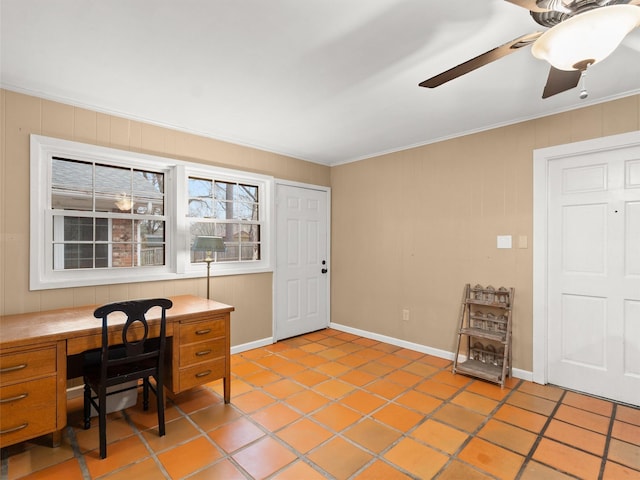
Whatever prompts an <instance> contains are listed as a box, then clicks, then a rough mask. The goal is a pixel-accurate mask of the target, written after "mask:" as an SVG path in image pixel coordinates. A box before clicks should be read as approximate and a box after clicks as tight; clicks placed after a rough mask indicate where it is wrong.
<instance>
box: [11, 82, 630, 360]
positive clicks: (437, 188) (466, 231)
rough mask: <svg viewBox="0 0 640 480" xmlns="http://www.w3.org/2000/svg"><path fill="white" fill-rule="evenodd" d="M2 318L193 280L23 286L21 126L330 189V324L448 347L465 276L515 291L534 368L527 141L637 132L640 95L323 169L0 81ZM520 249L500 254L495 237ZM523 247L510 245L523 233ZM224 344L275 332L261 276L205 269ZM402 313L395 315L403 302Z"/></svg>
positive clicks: (185, 286)
mask: <svg viewBox="0 0 640 480" xmlns="http://www.w3.org/2000/svg"><path fill="white" fill-rule="evenodd" d="M0 102H1V104H0V107H1V115H0V122H1V127H2V128H0V141H1V149H0V153H1V154H2V155H1V156H0V314H10V313H17V312H26V311H38V310H45V309H50V308H56V307H65V306H72V305H83V304H99V303H106V302H108V301H113V300H119V299H122V298H136V297H144V296H151V295H167V296H168V295H178V294H183V293H195V294H198V295H206V292H205V282H204V281H203V280H202V279H190V280H180V281H170V282H151V283H134V284H124V285H114V286H99V287H85V288H68V289H58V290H45V291H38V292H30V291H29V289H28V265H29V262H28V255H29V252H28V248H27V245H28V238H29V210H28V209H29V134H30V133H37V134H41V135H47V136H52V137H58V138H65V139H70V140H76V141H81V142H85V143H94V144H98V145H105V146H110V147H114V148H121V149H127V150H135V151H141V152H145V153H151V154H154V155H163V156H169V157H172V158H179V159H185V160H192V161H196V162H202V163H208V164H215V165H220V166H226V167H231V168H237V169H243V170H249V171H253V172H258V173H265V174H269V175H273V176H275V177H278V178H283V179H288V180H293V181H299V182H305V183H311V184H318V185H326V186H328V185H330V186H331V187H332V217H333V218H332V227H331V228H332V247H331V248H332V265H331V268H332V270H331V272H332V286H331V315H332V321H334V322H336V323H340V324H343V325H348V326H351V327H354V328H359V329H362V330H366V331H371V332H375V333H379V334H383V335H389V336H391V337H395V338H399V339H403V340H407V341H410V342H415V343H418V344H423V345H426V346H429V347H433V348H438V349H442V350H446V351H453V350H454V348H455V340H456V335H455V329H456V324H457V316H458V309H459V301H460V297H461V295H462V288H463V285H464V284H465V283H472V284H475V283H481V284H487V283H491V284H493V285H494V286H495V287H498V286H500V285H505V286H513V287H515V288H516V299H515V325H514V364H515V366H516V367H517V368H521V369H524V370H531V369H532V245H531V242H532V233H533V232H532V222H533V221H532V216H533V206H532V197H533V193H532V183H533V181H532V171H533V168H532V151H533V150H534V149H536V148H542V147H547V146H551V145H559V144H563V143H570V142H574V141H579V140H586V139H591V138H596V137H601V136H606V135H613V134H617V133H623V132H628V131H633V130H638V129H640V95H636V96H631V97H627V98H623V99H620V100H616V101H612V102H608V103H604V104H600V105H595V106H591V107H586V108H584V109H580V110H575V111H572V112H567V113H563V114H559V115H553V116H550V117H545V118H541V119H537V120H532V121H528V122H524V123H520V124H517V125H512V126H508V127H503V128H498V129H495V130H491V131H487V132H483V133H478V134H475V135H469V136H465V137H461V138H457V139H454V140H449V141H445V142H440V143H436V144H432V145H428V146H424V147H420V148H415V149H411V150H406V151H403V152H399V153H395V154H390V155H385V156H381V157H377V158H373V159H369V160H363V161H360V162H355V163H350V164H346V165H342V166H337V167H333V168H331V169H329V168H328V167H324V166H321V165H316V164H313V163H309V162H303V161H300V160H296V159H292V158H288V157H285V156H281V155H276V154H272V153H267V152H263V151H259V150H255V149H250V148H246V147H241V146H236V145H232V144H228V143H224V142H220V141H216V140H212V139H207V138H204V137H198V136H195V135H190V134H187V133H181V132H176V131H172V130H168V129H165V128H161V127H156V126H152V125H147V124H144V123H141V122H135V121H130V120H126V119H122V118H118V117H114V116H110V115H106V114H101V113H96V112H92V111H89V110H84V109H81V108H75V107H72V106H67V105H62V104H60V103H55V102H51V101H47V100H43V99H39V98H35V97H30V96H26V95H21V94H17V93H14V92H9V91H3V90H0ZM498 234H508V235H513V236H514V240H515V242H514V243H515V246H516V248H514V249H511V250H497V249H496V248H495V242H496V235H498ZM521 235H523V236H526V237H527V239H528V242H529V247H528V248H526V249H520V248H517V239H518V237H519V236H521ZM212 291H213V292H215V293H214V297H215V298H217V299H220V300H221V301H223V302H226V303H229V304H232V305H235V306H236V309H237V310H236V312H235V313H234V314H233V328H232V343H233V344H234V345H238V344H243V343H246V342H250V341H253V340H256V339H260V338H264V337H268V336H271V327H272V276H271V274H258V275H238V276H229V277H216V278H213V279H212ZM403 308H407V309H409V310H410V320H409V321H408V322H403V321H402V320H401V310H402V309H403Z"/></svg>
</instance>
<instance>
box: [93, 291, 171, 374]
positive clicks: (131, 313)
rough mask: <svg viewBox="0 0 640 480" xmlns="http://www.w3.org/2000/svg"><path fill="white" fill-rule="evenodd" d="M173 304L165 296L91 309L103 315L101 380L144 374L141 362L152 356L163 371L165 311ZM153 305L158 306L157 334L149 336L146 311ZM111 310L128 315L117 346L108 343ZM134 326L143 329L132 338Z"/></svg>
mask: <svg viewBox="0 0 640 480" xmlns="http://www.w3.org/2000/svg"><path fill="white" fill-rule="evenodd" d="M172 306H173V302H171V300H169V299H167V298H154V299H147V300H128V301H124V302H115V303H110V304H108V305H103V306H102V307H99V308H97V309H96V310H95V311H94V313H93V315H94V316H95V317H96V318H101V319H102V348H101V375H100V376H101V378H102V380H103V383H106V381H107V379H108V378H109V377H113V376H123V375H124V376H132V377H136V375H138V377H136V378H140V375H141V374H144V369H143V368H141V364H143V362H147V361H150V360H155V363H154V367H155V368H157V369H158V371H159V372H160V374H161V373H162V370H163V365H164V361H163V358H164V351H165V345H166V321H167V318H166V311H167V310H168V309H170V308H171V307H172ZM153 307H160V308H161V315H160V335H159V336H158V337H157V338H149V323H148V322H147V318H146V315H147V312H148V311H149V310H150V309H151V308H153ZM114 312H122V313H124V314H125V315H126V317H127V319H126V321H125V323H124V325H123V327H122V337H121V343H119V344H118V346H117V347H114V345H109V317H110V315H111V314H112V313H114ZM133 329H138V330H142V332H143V334H142V337H141V338H132V337H134V334H133ZM128 366H129V367H130V368H129V369H128V368H127V367H128ZM136 370H137V371H138V372H137V373H136V372H135V371H136Z"/></svg>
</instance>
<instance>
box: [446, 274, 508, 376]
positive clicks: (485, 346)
mask: <svg viewBox="0 0 640 480" xmlns="http://www.w3.org/2000/svg"><path fill="white" fill-rule="evenodd" d="M514 295H515V290H514V289H513V288H504V287H500V288H498V289H494V288H493V287H492V286H490V285H489V286H487V287H483V286H482V285H476V286H474V287H471V285H470V284H467V285H465V287H464V292H463V295H462V302H461V306H460V317H459V328H458V345H457V349H456V355H455V358H454V361H453V369H452V370H453V373H462V374H464V375H469V376H473V377H478V378H482V379H484V380H488V381H490V382H494V383H497V384H499V385H500V386H501V387H504V382H505V379H506V377H510V376H511V367H512V363H511V358H512V349H511V337H512V334H511V332H512V318H513V315H512V309H513V298H514ZM461 354H462V355H464V356H465V359H464V361H462V362H461V361H459V357H460V355H461Z"/></svg>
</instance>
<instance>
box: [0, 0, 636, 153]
mask: <svg viewBox="0 0 640 480" xmlns="http://www.w3.org/2000/svg"><path fill="white" fill-rule="evenodd" d="M0 3H1V8H2V10H1V22H2V23H1V28H2V31H1V34H2V37H1V41H2V45H1V47H2V50H1V54H2V57H1V65H0V66H1V72H0V73H1V77H0V80H1V84H2V87H3V88H6V89H9V90H15V91H19V92H24V93H28V94H34V95H38V96H41V97H45V98H50V99H53V100H58V101H62V102H66V103H70V104H73V105H79V106H83V107H87V108H91V109H93V110H98V111H102V112H107V113H113V114H116V115H122V116H126V117H129V118H134V119H138V120H142V121H146V122H151V123H154V124H158V125H163V126H169V127H172V128H177V129H180V130H185V131H189V132H194V133H198V134H201V135H206V136H210V137H213V138H218V139H222V140H227V141H230V142H233V143H238V144H242V145H248V146H253V147H257V148H260V149H263V150H268V151H272V152H277V153H282V154H285V155H290V156H293V157H296V158H300V159H305V160H310V161H313V162H317V163H322V164H326V165H336V164H340V163H344V162H349V161H353V160H358V159H362V158H367V157H371V156H375V155H378V154H381V153H386V152H392V151H397V150H402V149H405V148H408V147H411V146H416V145H422V144H426V143H430V142H434V141H437V140H441V139H445V138H451V137H455V136H458V135H461V134H464V133H469V132H473V131H478V130H483V129H486V128H490V127H493V126H498V125H504V124H508V123H512V122H516V121H520V120H524V119H528V118H534V117H538V116H542V115H546V114H549V113H554V112H559V111H563V110H568V109H572V108H577V107H581V106H584V105H587V104H591V103H597V102H602V101H604V100H605V99H610V98H616V97H620V96H626V95H629V94H632V93H638V92H640V28H638V29H636V30H635V31H633V32H632V33H631V34H630V35H629V36H628V37H627V38H626V40H625V42H624V43H623V45H621V46H620V47H619V48H618V50H617V51H616V52H614V54H613V55H611V56H610V57H609V58H608V59H606V60H605V61H603V62H602V63H600V64H597V65H594V66H593V67H592V68H591V69H590V70H589V73H588V77H587V86H588V89H589V93H590V95H589V98H588V99H587V100H580V99H579V98H578V93H579V88H576V89H573V90H569V91H567V92H564V93H561V94H559V95H556V96H554V97H551V98H548V99H546V100H542V99H541V94H542V89H543V87H544V84H545V81H546V77H547V73H548V65H547V64H546V63H544V62H543V61H540V60H537V59H535V58H534V57H533V56H532V55H531V53H530V49H529V48H526V49H524V50H523V51H518V52H516V53H514V54H512V55H509V56H507V57H505V58H503V59H501V60H498V61H497V62H495V63H492V64H489V65H487V66H485V67H483V68H481V69H479V70H476V71H475V72H472V73H470V74H467V75H465V76H463V77H461V78H458V79H456V80H453V81H451V82H449V83H447V84H444V85H442V86H440V87H438V88H436V89H425V88H421V87H418V86H417V85H418V83H419V82H421V81H422V80H425V79H426V78H428V77H431V76H433V75H435V74H437V73H440V72H441V71H443V70H446V69H448V68H450V67H452V66H454V65H457V64H459V63H461V62H463V61H465V60H468V59H469V58H471V57H473V56H476V55H478V54H480V53H483V52H485V51H487V50H489V49H491V48H493V47H496V46H498V45H500V44H502V43H505V42H507V41H509V40H512V39H514V38H516V37H518V36H520V35H523V34H525V33H529V32H534V31H537V30H540V29H541V28H542V27H540V26H539V25H537V24H536V23H535V22H534V21H533V20H532V19H531V18H530V16H529V12H528V11H527V10H525V9H523V8H520V7H518V6H515V5H513V4H511V3H508V2H505V1H503V0H484V1H480V0H439V1H436V0H350V1H344V0H268V1H267V0H109V1H104V0H55V1H52V0H0Z"/></svg>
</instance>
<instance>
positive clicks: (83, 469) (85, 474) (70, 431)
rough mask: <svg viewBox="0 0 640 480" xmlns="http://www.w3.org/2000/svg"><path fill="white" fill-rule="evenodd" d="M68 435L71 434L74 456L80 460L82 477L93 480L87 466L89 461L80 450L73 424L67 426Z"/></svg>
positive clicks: (70, 441) (85, 479) (70, 440)
mask: <svg viewBox="0 0 640 480" xmlns="http://www.w3.org/2000/svg"><path fill="white" fill-rule="evenodd" d="M66 430H67V435H69V443H70V444H71V448H72V449H73V456H74V458H75V459H76V460H77V461H78V464H79V466H80V471H81V472H82V478H83V479H84V480H91V473H90V472H89V467H87V461H86V459H85V458H84V454H83V453H82V452H81V451H80V445H78V439H77V438H76V432H75V430H74V429H73V427H72V426H71V425H67V427H66Z"/></svg>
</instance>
